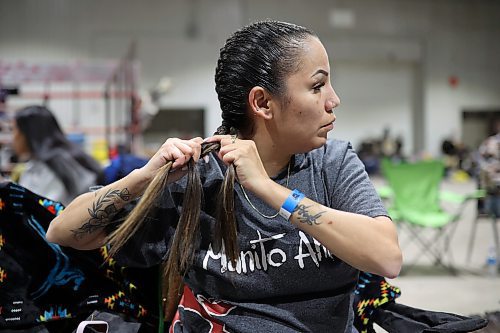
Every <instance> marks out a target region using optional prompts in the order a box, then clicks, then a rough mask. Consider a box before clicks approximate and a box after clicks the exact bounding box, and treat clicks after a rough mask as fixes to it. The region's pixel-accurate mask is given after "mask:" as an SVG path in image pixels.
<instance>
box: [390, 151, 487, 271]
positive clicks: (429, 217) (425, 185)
mask: <svg viewBox="0 0 500 333" xmlns="http://www.w3.org/2000/svg"><path fill="white" fill-rule="evenodd" d="M381 169H382V173H383V175H384V176H385V178H386V180H387V183H388V188H382V191H381V194H383V196H384V197H385V198H388V197H390V198H391V200H390V204H389V208H388V211H389V215H390V216H391V218H392V219H393V220H394V221H395V222H397V223H398V226H400V228H404V229H406V230H407V231H409V233H410V234H411V236H412V238H411V239H410V242H409V243H408V244H410V243H411V242H416V243H417V244H418V245H419V249H420V252H419V253H417V255H416V256H415V257H414V258H413V259H412V260H409V261H407V260H405V261H406V263H405V265H404V272H408V271H409V270H410V269H411V268H413V267H414V266H415V264H416V263H417V262H418V260H419V259H420V258H421V257H422V256H423V255H427V256H429V257H430V258H431V259H432V260H434V263H435V264H436V265H440V266H442V267H445V268H446V269H448V270H449V271H450V272H451V273H453V274H456V273H457V271H456V269H455V267H454V265H453V256H452V253H451V251H450V241H451V239H452V236H453V234H454V232H455V229H456V226H457V222H458V221H459V219H460V216H461V214H462V212H463V209H464V208H465V204H466V203H467V202H468V201H469V200H471V199H477V198H478V197H481V195H483V196H484V193H482V192H480V191H475V192H474V193H470V194H467V195H461V194H456V193H452V192H443V191H440V184H441V182H442V180H443V177H444V164H443V163H442V162H441V161H437V160H432V161H421V162H416V163H400V164H394V163H392V162H391V161H389V160H383V161H382V163H381ZM442 200H447V201H452V202H454V203H457V204H458V207H457V209H456V211H455V212H453V213H452V212H449V211H446V210H444V209H442V207H441V201H442ZM429 230H430V231H431V232H429ZM429 233H430V234H431V235H430V236H429ZM408 244H405V245H408ZM446 257H447V259H448V260H447V261H446V260H445V258H446Z"/></svg>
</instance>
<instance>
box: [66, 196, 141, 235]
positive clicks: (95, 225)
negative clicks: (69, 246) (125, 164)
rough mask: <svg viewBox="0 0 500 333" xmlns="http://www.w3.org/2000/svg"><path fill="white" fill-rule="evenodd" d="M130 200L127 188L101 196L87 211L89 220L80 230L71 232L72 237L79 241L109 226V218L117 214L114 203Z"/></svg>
mask: <svg viewBox="0 0 500 333" xmlns="http://www.w3.org/2000/svg"><path fill="white" fill-rule="evenodd" d="M96 196H97V193H96ZM130 199H131V195H130V192H129V190H128V189H127V188H124V189H122V190H108V191H107V192H106V193H105V194H104V195H101V196H100V197H99V198H97V200H96V201H94V202H93V203H92V208H89V209H88V212H89V215H90V218H89V220H88V221H87V222H86V223H84V224H83V225H82V226H81V227H80V228H78V229H75V230H71V232H72V233H73V235H74V237H75V238H77V239H80V238H82V237H83V236H85V235H87V234H91V233H93V232H94V231H96V230H100V229H102V228H104V227H106V226H107V225H109V224H110V222H112V221H111V218H112V217H113V216H114V215H115V214H116V213H117V212H118V209H117V208H116V205H115V203H117V201H118V200H121V201H123V202H127V201H129V200H130Z"/></svg>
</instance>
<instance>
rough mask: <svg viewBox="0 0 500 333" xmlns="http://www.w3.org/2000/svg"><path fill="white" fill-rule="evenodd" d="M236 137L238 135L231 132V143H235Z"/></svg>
mask: <svg viewBox="0 0 500 333" xmlns="http://www.w3.org/2000/svg"><path fill="white" fill-rule="evenodd" d="M237 137H238V136H237V135H236V134H232V135H231V143H235V142H236V138H237Z"/></svg>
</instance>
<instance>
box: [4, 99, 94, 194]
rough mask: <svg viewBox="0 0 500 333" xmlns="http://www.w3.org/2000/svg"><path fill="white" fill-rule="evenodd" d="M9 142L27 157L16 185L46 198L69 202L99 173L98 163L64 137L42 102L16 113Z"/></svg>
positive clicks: (91, 183)
mask: <svg viewBox="0 0 500 333" xmlns="http://www.w3.org/2000/svg"><path fill="white" fill-rule="evenodd" d="M12 144H13V149H14V152H15V154H16V155H17V156H18V158H19V160H21V161H26V165H25V168H24V171H23V172H22V174H21V176H20V178H19V181H18V183H19V185H21V186H24V187H26V188H27V189H29V190H31V191H33V192H35V193H38V194H40V195H43V196H45V197H47V198H49V199H52V200H55V201H59V202H61V203H63V204H68V203H69V202H70V201H71V200H73V199H74V198H75V197H76V196H78V195H79V194H82V193H84V192H87V191H88V190H89V186H93V185H96V183H97V182H98V181H99V180H100V177H102V169H101V167H100V166H99V164H98V163H97V162H96V161H95V160H93V159H92V158H91V157H90V156H88V155H87V154H86V153H84V152H83V151H82V150H81V149H80V148H78V147H77V146H76V145H74V144H72V143H71V142H70V141H68V139H66V137H65V135H64V133H63V132H62V130H61V128H60V127H59V124H58V122H57V120H56V118H55V117H54V115H53V114H52V113H51V112H50V111H49V110H48V109H47V108H46V107H44V106H38V105H33V106H28V107H25V108H23V109H21V110H19V111H17V112H16V113H15V118H14V122H13V142H12Z"/></svg>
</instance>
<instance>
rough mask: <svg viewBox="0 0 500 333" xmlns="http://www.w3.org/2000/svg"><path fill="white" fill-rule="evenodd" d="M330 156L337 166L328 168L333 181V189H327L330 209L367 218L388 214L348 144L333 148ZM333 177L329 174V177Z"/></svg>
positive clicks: (362, 165)
mask: <svg viewBox="0 0 500 333" xmlns="http://www.w3.org/2000/svg"><path fill="white" fill-rule="evenodd" d="M334 154H335V156H334V157H333V158H334V159H335V160H336V162H333V164H337V167H334V168H331V169H330V170H329V172H336V173H337V174H336V175H329V176H330V177H328V178H329V179H330V181H333V184H334V185H333V191H332V190H330V195H331V196H330V202H331V203H332V208H335V209H338V210H342V211H346V212H351V213H357V214H362V215H366V216H370V217H377V216H388V214H387V211H386V209H385V207H384V205H383V203H382V201H381V200H380V197H379V196H378V194H377V192H376V190H375V187H374V186H373V184H372V182H371V180H370V178H369V177H368V173H367V172H366V170H365V166H364V164H363V163H362V162H361V160H360V159H359V158H358V155H357V154H356V152H355V151H354V150H353V149H352V146H351V144H346V145H345V149H341V150H340V151H339V150H338V149H337V150H336V151H335V153H334ZM332 176H333V177H332Z"/></svg>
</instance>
